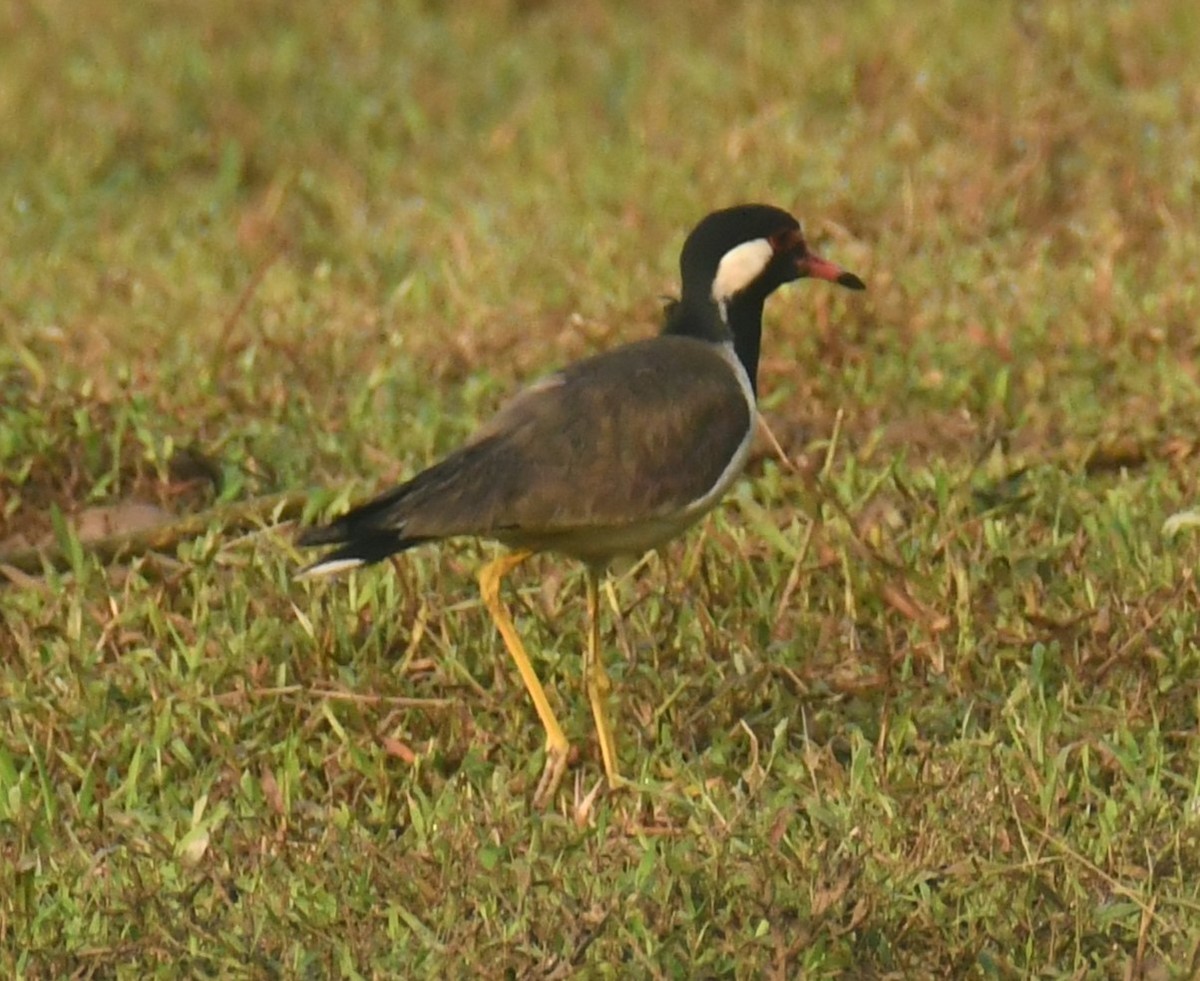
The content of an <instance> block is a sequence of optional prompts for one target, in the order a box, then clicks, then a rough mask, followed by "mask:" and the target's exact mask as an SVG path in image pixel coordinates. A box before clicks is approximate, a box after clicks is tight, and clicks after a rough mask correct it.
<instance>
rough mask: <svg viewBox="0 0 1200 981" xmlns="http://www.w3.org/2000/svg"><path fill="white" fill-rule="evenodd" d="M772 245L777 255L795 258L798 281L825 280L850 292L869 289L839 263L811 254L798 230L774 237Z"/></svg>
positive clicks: (790, 230) (791, 230)
mask: <svg viewBox="0 0 1200 981" xmlns="http://www.w3.org/2000/svg"><path fill="white" fill-rule="evenodd" d="M771 244H772V246H773V247H774V248H775V252H776V254H778V253H781V252H782V253H786V254H788V255H790V256H792V257H793V261H794V262H795V263H796V277H797V278H798V279H803V278H804V277H805V276H809V277H812V278H813V279H825V280H828V281H829V282H831V283H837V284H838V285H839V286H845V287H846V289H848V290H865V289H866V288H867V284H866V283H864V282H863V281H862V280H861V279H859V278H858V277H857V276H855V275H854V273H852V272H847V271H846V270H845V269H843V268H842V267H841V266H839V265H838V264H837V263H834V262H830V261H829V260H828V259H822V258H821V257H820V256H819V255H813V253H811V252H809V251H808V244H807V243H806V242H805V241H804V236H803V235H801V234H800V229H798V228H789V229H788V230H787V231H786V232H783V233H782V234H780V235H776V236H772V239H771Z"/></svg>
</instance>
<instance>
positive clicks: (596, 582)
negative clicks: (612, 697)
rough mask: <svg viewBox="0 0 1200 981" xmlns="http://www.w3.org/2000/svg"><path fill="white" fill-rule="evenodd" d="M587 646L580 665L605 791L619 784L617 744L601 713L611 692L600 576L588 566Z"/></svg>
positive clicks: (605, 717)
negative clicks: (602, 638) (602, 630)
mask: <svg viewBox="0 0 1200 981" xmlns="http://www.w3.org/2000/svg"><path fill="white" fill-rule="evenodd" d="M587 606H588V645H587V659H586V660H585V661H584V665H583V674H584V682H585V684H586V685H587V693H588V701H590V702H591V703H592V718H593V719H595V721H596V736H597V738H598V739H599V740H600V756H601V758H602V759H603V760H604V772H605V774H606V775H607V776H608V785H609V787H612V788H616V787H617V786H619V785H620V783H621V775H620V774H619V773H618V772H617V742H616V740H615V739H614V738H613V733H612V728H611V727H610V726H609V724H608V716H607V714H606V713H605V710H604V700H605V698H607V697H608V693H609V692H610V691H611V690H612V683H611V682H610V681H609V680H608V672H607V671H605V670H604V661H603V660H602V658H601V656H600V574H599V573H598V572H597V570H595V569H593V568H591V567H590V566H589V568H588V570H587Z"/></svg>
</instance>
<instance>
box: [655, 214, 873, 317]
mask: <svg viewBox="0 0 1200 981" xmlns="http://www.w3.org/2000/svg"><path fill="white" fill-rule="evenodd" d="M679 268H680V275H681V277H682V280H683V297H684V300H685V302H686V301H689V300H690V301H693V302H695V301H697V300H705V301H708V302H712V303H715V304H717V305H718V306H719V307H722V308H724V306H725V305H726V304H728V303H729V302H730V301H732V300H734V299H735V298H737V297H739V296H742V295H745V294H748V295H750V296H753V297H754V298H755V299H757V300H759V301H761V300H764V299H766V297H767V296H769V295H770V294H771V293H772V292H774V291H775V290H776V289H778V288H779V287H780V286H782V285H783V284H784V283H790V282H792V281H793V280H796V279H800V278H802V277H804V276H813V277H815V278H817V279H827V280H829V281H830V282H834V283H838V284H840V285H841V286H845V287H847V288H849V289H856V290H861V289H863V288H864V286H863V282H862V280H861V279H859V278H858V277H857V276H855V275H854V274H853V273H849V272H846V271H845V270H843V269H841V268H840V267H838V266H836V265H834V264H833V263H832V262H828V261H827V260H825V259H822V258H820V257H819V256H816V255H813V254H812V253H811V252H809V250H808V245H807V244H806V243H805V241H804V236H803V235H802V234H801V232H800V223H799V222H798V221H797V220H796V219H795V218H793V217H792V216H791V215H789V214H788V213H787V212H786V211H783V210H782V209H780V208H775V207H772V206H771V205H767V204H740V205H736V206H734V207H732V208H725V209H723V210H721V211H714V212H713V213H712V214H710V215H709V216H708V217H707V218H705V219H704V220H703V221H701V222H700V224H699V225H697V226H696V227H695V229H694V230H693V231H692V234H691V235H689V236H688V238H687V241H686V242H685V243H684V245H683V252H682V253H681V255H680V257H679Z"/></svg>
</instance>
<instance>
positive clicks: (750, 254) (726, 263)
mask: <svg viewBox="0 0 1200 981" xmlns="http://www.w3.org/2000/svg"><path fill="white" fill-rule="evenodd" d="M774 255H775V250H774V249H773V248H772V247H771V243H770V242H768V241H767V240H766V239H765V238H755V239H751V240H750V241H749V242H743V243H742V244H741V245H739V246H736V247H735V248H732V249H730V250H729V251H728V252H726V253H725V254H724V255H723V256H721V261H720V263H719V264H718V265H717V275H716V278H714V279H713V285H712V298H713V299H714V300H715V301H716V302H717V303H718V304H720V305H722V306H724V304H725V301H726V300H728V299H729V298H730V297H731V296H733V295H734V294H736V293H740V292H741V291H742V290H744V289H745V288H746V287H747V286H749V285H750V284H751V283H753V282H754V281H755V280H756V279H758V277H759V276H761V275H762V272H763V270H764V269H766V268H767V264H768V263H769V262H770V261H771V259H772V257H773V256H774Z"/></svg>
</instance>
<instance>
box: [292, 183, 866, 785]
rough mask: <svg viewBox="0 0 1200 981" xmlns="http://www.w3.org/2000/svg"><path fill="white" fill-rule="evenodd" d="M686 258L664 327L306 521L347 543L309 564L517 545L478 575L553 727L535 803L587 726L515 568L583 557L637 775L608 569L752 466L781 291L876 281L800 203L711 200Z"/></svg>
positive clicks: (596, 699) (308, 542) (595, 658)
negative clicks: (558, 696) (541, 660)
mask: <svg viewBox="0 0 1200 981" xmlns="http://www.w3.org/2000/svg"><path fill="white" fill-rule="evenodd" d="M679 269H680V281H681V290H680V296H679V299H678V300H676V301H674V302H672V303H671V304H670V305H669V306H668V308H667V310H666V313H665V322H664V326H663V329H662V331H661V333H659V334H658V335H656V336H652V337H650V338H646V339H642V340H637V341H632V342H629V343H626V344H623V345H620V346H618V347H615V348H613V349H611V350H608V351H604V352H601V353H598V354H595V355H592V356H590V357H587V358H584V359H583V360H580V361H576V362H574V363H573V364H570V365H569V366H567V367H565V368H563V369H562V370H560V371H558V372H557V373H555V374H551V375H549V376H548V377H545V378H543V379H541V380H539V381H536V382H534V383H533V384H531V385H530V386H529V387H527V388H525V389H524V390H522V391H519V392H518V393H517V394H516V395H515V396H514V397H512V398H511V399H510V400H509V401H508V402H507V403H504V404H502V405H501V407H500V408H499V410H498V411H497V412H496V414H495V416H494V417H493V418H492V419H491V420H490V421H489V422H486V423H485V424H484V425H483V426H482V427H481V428H479V429H478V430H477V431H476V432H475V434H474V435H473V436H472V437H471V438H470V439H469V440H468V441H467V442H466V443H465V444H464V445H463V446H462V447H461V448H459V449H457V450H455V451H453V452H451V453H450V454H449V455H448V456H446V457H445V458H443V459H442V460H441V461H440V462H438V463H435V464H433V465H432V466H430V467H429V468H428V469H425V470H423V471H421V472H420V473H418V474H417V475H416V476H414V477H412V478H411V479H409V480H407V481H405V482H404V483H402V484H400V485H399V486H398V487H395V488H394V489H391V490H388V491H386V492H385V493H382V494H380V495H379V496H377V497H375V498H374V499H372V500H369V501H367V502H366V503H364V504H362V505H360V506H358V507H356V508H353V509H352V510H350V511H349V512H348V513H346V514H344V515H343V516H341V517H339V518H337V519H335V520H333V521H331V522H330V523H328V524H325V525H321V526H314V527H310V528H307V529H305V530H303V531H302V532H301V534H300V535H299V537H298V539H297V543H298V544H299V545H300V546H302V547H306V548H307V547H314V546H332V550H331V551H328V552H327V553H326V554H325V555H323V556H322V557H321V558H319V559H318V560H317V561H315V562H313V563H312V564H311V565H309V566H307V567H306V568H304V569H302V570H301V571H300V572H299V573H298V574H297V575H298V577H301V578H312V577H316V576H322V575H328V574H333V573H340V572H344V571H346V570H348V569H353V568H357V567H360V566H365V565H371V564H373V563H376V562H379V561H381V560H383V559H385V558H388V557H390V556H393V555H395V554H397V553H399V552H403V551H405V550H406V549H409V548H412V547H414V546H416V545H421V544H424V543H427V542H436V541H441V540H443V539H448V538H458V537H463V536H466V537H474V538H477V539H484V540H492V541H495V542H498V543H500V544H501V545H503V546H506V547H507V548H508V551H507V552H505V553H503V554H501V555H499V556H498V557H497V558H494V559H493V560H491V561H489V562H488V563H487V564H485V565H484V566H483V568H482V569H481V570H480V572H479V574H478V578H479V589H480V593H481V595H482V598H483V602H484V604H485V606H486V607H487V610H488V612H489V613H490V615H491V618H492V620H493V622H494V623H495V626H496V628H497V630H498V631H499V633H500V637H501V639H502V641H503V643H504V645H505V647H506V648H507V650H508V653H509V654H510V655H511V657H512V660H513V662H514V663H515V665H516V668H517V670H518V672H519V674H520V675H521V679H522V681H523V682H524V684H525V687H526V689H527V690H528V693H529V696H530V698H531V699H532V701H533V705H534V709H535V711H536V712H537V715H538V718H539V719H540V721H541V724H542V727H543V729H544V730H545V736H546V756H545V762H544V765H543V770H542V775H541V778H540V779H539V781H538V785H537V788H536V790H535V793H534V795H533V805H534V806H535V807H541V806H544V805H545V804H546V803H547V802H548V801H549V800H551V799H552V798H553V795H554V794H555V792H556V791H557V788H558V786H559V783H560V782H561V779H562V776H563V773H564V772H565V769H566V765H567V760H568V756H569V751H570V744H569V742H568V740H567V737H566V735H565V734H564V732H563V729H562V726H561V725H560V724H559V722H558V719H557V717H556V716H555V714H554V711H553V709H552V708H551V705H550V701H549V699H548V697H547V695H546V692H545V689H544V688H543V687H542V684H541V681H540V680H539V679H538V676H537V673H536V672H535V671H534V668H533V665H532V663H531V662H530V659H529V655H528V653H527V652H526V650H525V647H524V644H523V643H522V642H521V638H520V636H519V635H518V633H517V631H516V628H515V627H514V625H513V621H512V618H511V616H510V615H509V613H508V610H507V609H506V607H505V604H504V603H503V601H502V600H501V596H500V592H501V585H502V582H503V580H504V578H505V577H506V576H507V575H509V573H511V572H512V571H513V570H514V569H516V568H517V567H518V566H519V565H521V564H522V563H523V562H525V561H526V560H527V559H528V558H529V557H530V556H532V555H534V554H537V553H542V552H550V553H556V554H558V555H562V556H566V557H568V558H571V559H575V560H578V561H579V562H581V563H582V564H583V566H584V569H585V572H586V589H587V616H588V636H587V649H586V653H585V657H584V661H583V675H584V685H585V688H586V691H587V696H588V700H589V702H590V705H591V710H592V716H593V719H594V723H595V728H596V734H597V742H598V744H599V749H600V755H601V760H602V763H603V766H604V771H605V776H606V778H607V782H608V785H609V787H610V788H613V789H615V788H617V787H619V786H621V785H622V784H623V783H625V782H626V781H624V780H623V778H622V777H621V775H620V770H619V766H618V759H617V746H616V739H615V737H614V735H613V731H612V728H611V726H610V724H609V720H608V714H607V709H606V701H607V698H608V696H609V693H610V690H611V682H610V679H609V677H608V674H607V671H606V669H605V667H604V664H603V661H602V658H601V652H600V623H599V621H600V611H599V588H600V584H601V582H602V578H603V576H604V575H605V574H606V573H607V571H608V569H609V567H610V565H611V564H612V563H613V562H614V560H618V559H626V558H630V557H637V556H639V555H642V554H644V553H646V552H648V551H650V550H652V549H657V548H659V547H660V546H662V545H664V544H665V543H666V542H668V541H670V540H671V539H673V538H675V537H676V536H678V535H680V534H681V533H683V532H684V531H685V530H686V529H687V528H688V527H689V526H691V525H693V524H695V523H696V522H697V521H698V520H699V519H700V518H701V517H702V516H703V515H705V514H706V513H707V512H708V511H710V510H711V509H712V508H713V507H714V506H715V505H716V504H717V502H718V501H719V500H720V499H721V497H722V496H723V495H724V494H725V492H726V491H727V490H728V489H729V487H730V486H731V485H732V484H733V482H734V481H735V480H736V479H737V477H738V476H739V475H740V473H741V471H742V469H743V468H744V466H745V464H746V460H747V458H748V457H749V455H750V448H751V444H752V442H753V439H754V435H755V431H756V427H757V422H758V408H757V404H758V402H757V399H758V360H759V347H760V342H761V336H762V316H763V306H764V303H765V302H766V299H767V297H768V296H770V295H771V294H772V293H773V292H774V291H775V290H776V289H778V288H779V287H780V286H783V285H784V284H786V283H790V282H792V281H794V280H798V279H802V278H806V277H811V278H815V279H822V280H827V281H829V282H833V283H837V284H838V285H840V286H843V287H846V288H848V289H851V290H862V289H865V285H864V283H863V281H862V280H861V279H860V278H859V277H858V276H856V275H854V274H853V273H851V272H847V271H846V270H844V269H842V268H841V267H840V266H838V265H836V264H834V263H833V262H830V261H828V260H826V259H822V258H821V257H820V256H818V255H815V254H814V253H813V252H811V251H810V250H809V248H808V245H807V243H806V242H805V239H804V236H803V234H802V231H801V226H800V222H799V221H797V219H796V218H794V217H793V216H792V215H791V214H790V213H788V212H787V211H785V210H783V209H781V208H777V207H774V206H771V205H765V204H740V205H736V206H733V207H728V208H723V209H721V210H718V211H714V212H712V213H711V214H708V215H707V216H706V217H705V218H703V219H702V220H701V221H700V222H699V224H697V225H696V226H695V228H694V229H693V230H692V232H691V233H690V234H689V235H688V236H687V238H686V240H685V241H684V244H683V249H682V251H681V253H680V258H679Z"/></svg>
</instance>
